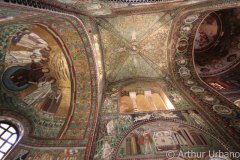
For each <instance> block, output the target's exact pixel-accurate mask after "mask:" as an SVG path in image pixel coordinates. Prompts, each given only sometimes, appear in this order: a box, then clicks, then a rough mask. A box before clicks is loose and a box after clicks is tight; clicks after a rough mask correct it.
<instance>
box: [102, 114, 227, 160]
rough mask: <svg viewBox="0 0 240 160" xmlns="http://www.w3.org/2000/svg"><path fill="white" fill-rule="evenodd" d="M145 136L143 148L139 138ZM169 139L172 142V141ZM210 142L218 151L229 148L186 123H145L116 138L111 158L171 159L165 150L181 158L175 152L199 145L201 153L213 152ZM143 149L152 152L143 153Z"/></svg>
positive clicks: (150, 121)
mask: <svg viewBox="0 0 240 160" xmlns="http://www.w3.org/2000/svg"><path fill="white" fill-rule="evenodd" d="M141 132H142V133H141ZM141 136H143V137H141ZM129 137H130V138H129ZM145 137H147V139H148V143H149V144H147V145H146V146H144V145H145V144H144V142H143V141H144V140H142V142H141V138H144V139H145ZM161 137H163V138H164V141H162V139H161ZM175 137H176V138H177V139H178V140H177V141H175V140H174V139H175ZM193 137H194V138H193ZM168 138H169V139H168ZM188 138H189V139H188ZM170 139H172V140H171V142H170ZM128 140H129V141H131V142H129V143H130V144H128V142H127V141H128ZM168 140H169V141H168ZM105 143H107V142H105ZM133 143H134V144H133ZM213 143H214V145H215V147H216V145H217V149H219V150H223V151H225V150H228V146H226V145H225V144H224V143H223V142H222V141H221V140H220V139H218V138H217V137H216V136H215V135H213V134H211V133H210V132H209V131H207V130H205V129H203V128H201V127H197V126H193V125H191V124H189V123H187V122H185V121H181V120H170V119H161V118H160V119H154V120H145V121H144V122H140V123H136V124H134V125H133V126H131V127H130V128H128V129H127V130H126V131H125V132H124V133H123V134H122V135H121V136H120V137H119V138H118V141H117V142H116V143H115V148H114V149H112V156H113V157H112V158H113V159H125V158H127V159H131V158H132V157H131V154H132V155H134V159H145V158H146V159H148V158H152V159H158V158H173V157H167V156H168V155H167V151H168V150H171V151H173V153H174V154H175V155H180V154H178V152H179V151H182V150H184V148H191V147H193V148H194V147H196V146H201V148H202V149H203V150H201V151H203V152H202V153H204V148H205V150H206V152H207V151H208V150H212V149H213V148H212V146H211V145H213ZM141 145H143V146H141ZM124 146H126V147H127V146H129V148H125V149H126V150H125V151H123V148H124ZM103 148H104V147H103ZM146 149H147V150H148V151H151V152H148V151H146ZM127 152H129V153H127ZM141 155H142V156H141ZM146 155H147V156H146ZM169 156H171V155H169ZM202 156H203V157H202V158H204V157H205V156H206V155H205V154H203V155H202ZM175 158H177V157H175ZM179 158H180V157H179ZM183 158H184V157H183Z"/></svg>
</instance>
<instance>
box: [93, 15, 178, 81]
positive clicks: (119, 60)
mask: <svg viewBox="0 0 240 160" xmlns="http://www.w3.org/2000/svg"><path fill="white" fill-rule="evenodd" d="M175 14H176V12H175V11H171V12H160V13H156V14H144V15H132V16H119V17H114V18H104V19H103V18H99V19H96V21H97V23H98V25H99V30H100V36H101V42H102V48H103V56H104V58H105V73H106V79H107V81H109V82H115V81H120V80H123V79H131V78H139V77H150V78H158V77H162V76H164V75H165V74H166V72H167V43H168V35H169V31H170V27H169V26H171V22H172V19H173V17H174V15H175ZM136 24H137V25H136Z"/></svg>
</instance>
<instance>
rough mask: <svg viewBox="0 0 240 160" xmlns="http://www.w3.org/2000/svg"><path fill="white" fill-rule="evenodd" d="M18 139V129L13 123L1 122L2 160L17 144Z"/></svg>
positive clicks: (0, 159)
mask: <svg viewBox="0 0 240 160" xmlns="http://www.w3.org/2000/svg"><path fill="white" fill-rule="evenodd" d="M18 139H19V134H18V131H17V129H16V128H15V127H14V126H13V125H11V124H9V123H6V122H0V160H2V159H3V158H4V157H5V156H6V155H7V154H8V153H9V151H10V150H11V149H12V148H13V146H15V144H16V142H17V141H18Z"/></svg>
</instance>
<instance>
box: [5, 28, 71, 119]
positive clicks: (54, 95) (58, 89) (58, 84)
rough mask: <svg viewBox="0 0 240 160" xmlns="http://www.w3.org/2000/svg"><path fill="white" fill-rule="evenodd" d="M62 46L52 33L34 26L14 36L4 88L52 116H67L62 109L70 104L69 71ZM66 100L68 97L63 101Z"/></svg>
mask: <svg viewBox="0 0 240 160" xmlns="http://www.w3.org/2000/svg"><path fill="white" fill-rule="evenodd" d="M38 34H40V35H41V36H39V35H38ZM58 46H59V44H58V43H57V42H56V41H55V40H54V38H53V36H52V35H51V34H50V33H49V32H48V31H46V30H45V29H44V28H43V27H41V26H38V25H34V26H32V27H31V28H28V29H24V30H21V31H19V32H17V33H16V34H15V35H14V36H13V37H12V39H11V44H10V46H9V47H8V49H7V52H6V54H5V60H4V67H5V69H4V73H3V76H2V80H3V86H4V88H5V89H7V90H9V91H11V92H15V94H17V95H18V97H19V98H20V99H22V101H23V102H24V103H25V104H26V105H27V106H29V107H31V108H34V109H35V110H37V111H38V110H40V111H41V112H42V113H43V114H45V115H48V116H54V115H56V116H64V115H65V113H64V112H62V111H61V110H63V109H64V104H67V103H70V101H69V100H68V99H67V97H69V96H70V95H69V92H70V90H71V85H70V80H69V79H70V75H69V70H68V67H67V62H66V59H65V57H64V54H63V51H62V50H61V49H60V48H59V47H58ZM56 57H58V59H56ZM56 67H57V68H56ZM62 97H66V99H64V101H63V102H62V101H61V100H62ZM61 112H62V113H61Z"/></svg>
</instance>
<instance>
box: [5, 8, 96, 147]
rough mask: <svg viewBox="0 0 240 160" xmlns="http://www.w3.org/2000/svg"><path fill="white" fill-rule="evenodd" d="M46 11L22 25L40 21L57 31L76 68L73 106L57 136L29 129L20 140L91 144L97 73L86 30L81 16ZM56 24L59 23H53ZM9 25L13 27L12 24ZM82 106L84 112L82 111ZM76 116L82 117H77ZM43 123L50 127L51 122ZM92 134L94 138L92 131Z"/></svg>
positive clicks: (53, 143) (28, 142) (58, 39)
mask: <svg viewBox="0 0 240 160" xmlns="http://www.w3.org/2000/svg"><path fill="white" fill-rule="evenodd" d="M4 9H6V8H4ZM10 10H11V9H10ZM14 12H17V13H19V12H18V11H17V10H14ZM37 13H39V12H37ZM39 14H41V13H39ZM49 14H50V15H51V17H48V18H46V17H44V19H42V18H41V17H40V18H38V19H31V20H30V19H29V21H30V23H29V21H27V20H25V21H24V22H23V26H25V24H38V25H39V24H41V25H42V26H44V27H45V29H46V30H47V29H49V30H51V31H52V32H53V33H54V34H56V35H57V37H55V38H56V39H57V41H61V44H64V48H65V50H64V51H65V52H66V54H67V55H66V56H67V58H68V59H69V61H70V62H71V63H72V64H71V65H70V68H71V70H73V71H74V72H75V73H74V74H75V76H76V79H74V80H73V84H72V92H73V95H72V96H73V97H72V99H73V103H72V108H71V110H70V111H69V114H70V115H68V118H67V119H66V121H65V122H64V124H63V127H61V128H59V127H58V128H59V129H61V130H60V131H59V132H58V133H59V134H58V135H57V136H54V137H53V138H50V139H48V140H46V137H45V136H44V135H40V136H34V135H33V133H31V135H32V136H30V137H29V138H28V139H26V141H23V143H24V144H27V145H38V143H40V144H41V145H45V146H46V145H48V146H54V145H55V143H57V144H58V145H59V142H60V143H61V145H60V146H66V145H70V146H76V145H78V146H79V144H80V145H81V146H86V145H87V144H88V145H91V140H92V139H90V140H89V141H88V138H89V136H90V132H94V131H93V130H94V129H95V123H96V115H97V111H98V109H97V101H96V100H97V87H96V86H97V82H96V81H97V77H95V75H96V74H95V64H94V63H95V59H94V57H93V54H92V48H91V44H90V41H89V37H88V35H87V34H86V28H85V27H84V26H83V23H82V22H81V20H79V19H77V18H75V17H74V16H65V15H64V16H63V15H57V14H53V13H49ZM62 22H64V23H62ZM58 23H59V24H58ZM18 24H19V22H18ZM56 25H58V26H60V27H55V26H56ZM9 26H10V25H9ZM9 26H8V27H9ZM20 26H21V25H20ZM25 27H27V26H25ZM23 28H24V27H23ZM11 29H14V27H13V28H11ZM6 31H7V30H6ZM64 37H67V38H64ZM71 40H75V41H77V42H78V43H77V44H78V46H74V44H75V41H74V42H73V41H71ZM86 67H87V68H86ZM81 68H82V69H81ZM72 74H73V73H72ZM83 90H84V91H86V93H85V94H83ZM83 110H84V112H82V111H83ZM92 113H95V114H92ZM77 117H82V118H81V119H78V118H77ZM50 122H51V120H50ZM34 123H35V122H34ZM35 125H36V123H35ZM38 125H39V124H38ZM44 127H47V128H49V129H50V128H51V127H50V126H44ZM89 128H90V129H89ZM45 129H46V128H45ZM59 129H58V130H59ZM76 132H77V134H75V135H72V133H76ZM91 138H93V137H92V135H91Z"/></svg>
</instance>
